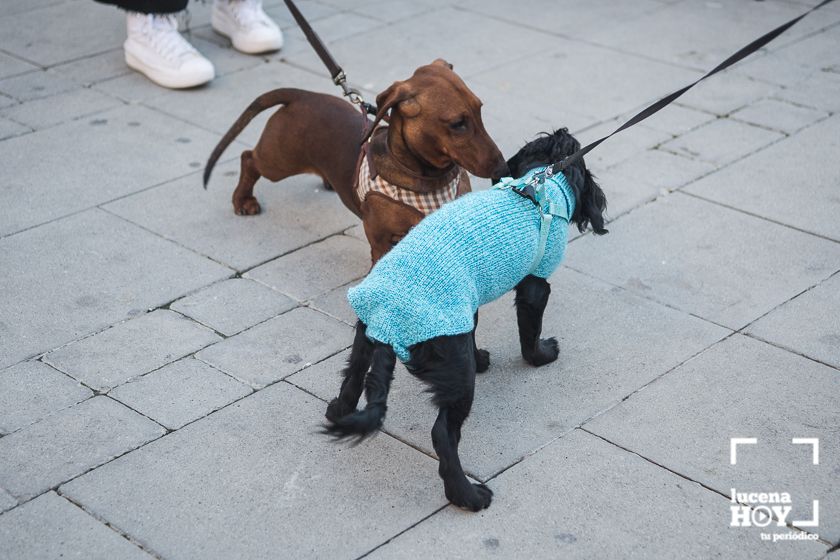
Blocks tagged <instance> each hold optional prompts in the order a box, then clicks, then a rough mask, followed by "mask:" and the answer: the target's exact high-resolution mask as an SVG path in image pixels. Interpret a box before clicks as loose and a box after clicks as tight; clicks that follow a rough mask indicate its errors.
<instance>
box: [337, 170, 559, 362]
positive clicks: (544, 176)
mask: <svg viewBox="0 0 840 560" xmlns="http://www.w3.org/2000/svg"><path fill="white" fill-rule="evenodd" d="M540 180H541V181H542V182H541V183H540ZM529 186H530V187H531V188H532V189H533V191H534V197H533V199H534V201H533V202H532V200H529V198H526V196H522V195H521V194H520V193H519V192H517V191H521V192H522V194H523V195H524V194H527V193H528V192H529V189H528V187H529ZM534 202H537V204H534ZM574 204H575V197H574V193H573V192H572V190H571V187H570V186H569V184H568V182H567V181H566V178H565V177H564V176H563V174H562V173H558V174H556V175H550V174H549V173H546V169H545V168H544V167H539V168H536V169H532V170H531V171H529V172H528V173H526V174H525V176H523V177H522V178H520V179H510V178H505V179H503V180H502V181H501V182H500V183H499V184H498V185H496V188H493V189H490V190H487V191H481V192H473V193H469V194H466V195H464V196H462V197H460V198H458V199H456V200H454V201H452V202H450V203H448V204H446V205H444V206H443V207H442V208H441V209H440V210H438V211H437V212H434V213H433V214H431V215H429V216H427V217H426V218H424V219H423V220H422V221H421V222H420V223H419V224H418V225H417V226H415V227H414V229H412V230H411V231H410V232H409V233H408V235H406V236H405V238H404V239H403V240H402V241H400V242H399V243H398V244H397V245H396V247H394V248H393V249H392V250H391V251H390V252H388V253H387V254H386V255H385V256H383V257H382V259H380V260H379V261H378V262H377V263H376V265H375V266H374V267H373V269H372V270H371V272H370V274H368V276H367V278H365V279H364V280H363V281H362V282H361V283H360V284H359V285H358V286H356V287H354V288H351V289H350V290H349V291H348V294H347V297H348V300H349V301H350V306H351V307H352V308H353V310H354V311H355V312H356V315H357V316H358V317H359V319H360V320H361V321H362V322H363V323H365V325H366V326H367V335H368V337H369V338H370V339H372V340H375V341H379V342H382V343H385V344H389V345H391V346H392V347H393V348H394V351H395V352H396V354H397V356H398V357H399V358H400V360H402V361H407V360H408V359H409V358H410V352H409V348H410V347H411V346H412V345H414V344H417V343H420V342H423V341H426V340H429V339H432V338H435V337H438V336H451V335H458V334H464V333H468V332H470V331H472V329H473V316H474V315H475V312H476V311H478V308H479V307H480V306H482V305H484V304H485V303H489V302H491V301H493V300H495V299H498V298H499V297H501V296H502V295H504V294H505V293H506V292H508V291H510V290H512V289H513V288H514V287H515V286H516V285H517V284H518V283H519V282H521V281H522V279H523V278H525V276H527V275H528V274H533V275H535V276H539V277H541V278H547V277H548V276H550V275H551V273H552V272H554V270H555V269H556V268H557V267H558V266H559V265H560V262H561V261H562V260H563V255H564V253H565V249H566V240H567V237H566V229H567V227H568V224H569V220H570V219H571V216H572V214H573V212H574ZM541 226H542V232H541Z"/></svg>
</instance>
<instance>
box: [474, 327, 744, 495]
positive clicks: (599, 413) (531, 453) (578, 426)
mask: <svg viewBox="0 0 840 560" xmlns="http://www.w3.org/2000/svg"><path fill="white" fill-rule="evenodd" d="M734 334H735V333H734V332H732V333H729V334H727V335H726V336H724V337H723V338H721V339H720V340H717V341H715V342H713V343H711V344H709V345H708V346H706V347H705V348H702V349H701V350H698V351H697V352H695V353H694V354H692V355H691V356H689V357H688V358H686V359H684V360H682V361H681V362H680V363H678V364H676V365H674V366H673V367H671V368H669V369H668V370H667V371H664V372H663V373H661V374H659V375H658V376H656V377H654V378H653V379H651V380H650V381H648V382H646V383H645V384H643V385H641V386H639V387H637V388H636V389H634V390H633V391H631V392H630V393H628V394H626V395H625V396H624V397H622V398H621V399H619V400H618V401H616V402H614V403H612V404H610V405H607V407H606V408H603V409H602V410H599V411H597V412H595V413H593V414H591V415H590V416H588V417H587V418H585V419H583V420H581V421H580V422H579V423H578V424H576V425H574V426H572V427H570V428H568V429H566V430H564V431H563V432H562V433H560V434H558V435H557V436H555V437H553V438H551V439H550V440H548V441H546V442H545V443H543V444H542V445H540V446H538V447H536V448H534V449H532V450H531V451H529V452H528V453H526V454H524V455H522V456H521V457H519V458H518V459H517V460H516V461H514V462H513V463H511V464H509V465H507V466H506V467H504V468H502V469H499V470H498V471H496V472H495V473H493V474H492V475H491V476H489V477H487V480H486V481H484V482H490V481H491V480H494V479H495V478H497V477H498V476H499V475H501V474H502V473H504V472H506V471H508V470H510V469H512V468H513V467H515V466H516V465H518V464H519V463H521V462H523V461H525V460H526V459H528V458H529V457H532V456H534V455H536V454H537V453H539V452H540V451H542V450H543V449H545V448H546V447H548V446H549V445H552V444H553V443H555V442H557V441H559V440H560V439H562V438H564V437H566V436H567V435H569V434H570V433H572V432H574V431H575V430H577V429H584V428H583V426H585V425H586V424H587V423H589V422H590V421H592V420H594V419H595V418H598V417H599V416H602V415H604V414H606V413H607V412H609V411H611V410H613V409H614V408H616V407H617V406H619V405H621V404H622V403H623V402H624V401H626V400H628V399H629V398H630V397H632V396H633V395H635V394H636V393H639V392H640V391H642V390H643V389H645V388H647V387H648V386H649V385H651V384H653V383H654V382H656V381H658V380H660V379H662V378H663V377H665V376H666V375H668V374H669V373H671V372H672V371H674V370H676V369H677V368H679V367H681V366H682V365H684V364H686V363H687V362H689V361H691V360H693V359H694V358H696V357H697V356H699V355H700V354H702V353H704V352H706V351H708V350H710V349H711V348H712V347H713V346H715V345H717V344H720V343H721V342H723V341H724V340H726V339H728V338H730V337H731V336H733V335H734Z"/></svg>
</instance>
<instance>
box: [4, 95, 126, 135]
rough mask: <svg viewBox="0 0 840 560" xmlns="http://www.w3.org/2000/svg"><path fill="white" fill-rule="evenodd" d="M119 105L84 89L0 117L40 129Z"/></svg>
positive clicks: (19, 107)
mask: <svg viewBox="0 0 840 560" xmlns="http://www.w3.org/2000/svg"><path fill="white" fill-rule="evenodd" d="M119 105H122V103H120V102H119V101H117V100H116V99H114V98H113V97H109V96H107V95H104V94H102V93H99V92H97V91H93V90H91V89H87V88H81V89H74V90H70V91H68V92H66V93H60V94H57V95H53V96H51V97H46V98H42V99H35V100H32V101H29V102H26V103H21V104H18V105H14V106H13V107H9V108H6V109H2V110H0V114H2V115H4V116H6V117H8V118H10V119H13V120H15V121H17V122H19V123H23V124H25V125H27V126H29V127H31V128H33V129H36V130H37V129H41V128H46V127H49V126H54V125H57V124H61V123H63V122H67V121H70V120H75V119H78V118H81V117H85V116H88V115H93V114H95V113H101V112H102V111H107V110H108V109H112V108H114V107H117V106H119Z"/></svg>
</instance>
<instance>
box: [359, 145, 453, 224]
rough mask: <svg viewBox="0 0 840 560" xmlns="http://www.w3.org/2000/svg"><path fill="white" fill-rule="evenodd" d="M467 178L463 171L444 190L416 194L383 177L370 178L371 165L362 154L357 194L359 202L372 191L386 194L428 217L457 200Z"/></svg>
mask: <svg viewBox="0 0 840 560" xmlns="http://www.w3.org/2000/svg"><path fill="white" fill-rule="evenodd" d="M465 177H466V171H464V170H463V169H461V170H460V172H459V173H458V174H457V175H456V176H455V178H453V179H452V180H451V181H450V182H449V184H447V185H445V186H444V187H443V188H440V189H437V190H434V191H430V192H416V191H413V190H410V189H407V188H404V187H400V186H397V185H394V184H392V183H389V182H388V181H386V180H385V179H383V178H382V176H380V175H377V176H376V177H371V176H370V164H369V163H368V158H367V157H366V155H365V154H362V157H361V161H360V162H359V175H358V177H357V179H356V194H357V195H358V196H359V200H361V201H362V202H364V200H365V198H366V197H367V195H368V193H369V192H371V191H374V192H378V193H381V194H384V195H385V196H387V197H388V198H392V199H394V200H397V201H399V202H402V203H404V204H407V205H409V206H411V207H413V208H416V209H417V210H419V211H420V212H422V213H423V214H424V215H426V216H428V215H429V214H431V213H432V212H434V211H435V210H437V209H438V208H440V207H441V206H443V205H444V204H446V203H447V202H451V201H453V200H455V198H456V197H457V196H458V189H459V187H460V185H461V181H463V180H464V178H465Z"/></svg>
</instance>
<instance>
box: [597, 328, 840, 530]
mask: <svg viewBox="0 0 840 560" xmlns="http://www.w3.org/2000/svg"><path fill="white" fill-rule="evenodd" d="M838 391H840V376H838V375H837V370H836V369H833V368H830V367H827V366H824V365H821V364H818V363H816V362H813V361H811V360H807V359H805V358H802V357H800V356H796V355H794V354H791V353H790V352H787V351H785V350H781V349H778V348H775V347H773V346H770V345H768V344H766V343H763V342H760V341H756V340H753V339H750V338H748V337H744V336H741V335H735V336H733V337H732V338H730V339H728V340H726V341H725V342H722V343H720V344H718V345H716V346H714V347H712V348H711V349H709V350H708V351H706V352H704V353H703V354H701V355H700V356H698V357H697V358H695V359H694V360H692V361H690V362H688V363H686V364H684V365H683V366H681V367H679V368H677V369H676V370H674V371H673V372H671V373H669V374H668V375H666V376H665V377H663V378H662V379H660V380H659V381H657V382H656V383H654V384H652V385H651V386H650V387H647V388H646V389H645V390H644V391H641V392H639V393H637V394H635V395H633V396H631V397H630V398H629V399H627V400H626V401H625V402H624V403H622V404H621V405H619V406H618V407H616V408H614V409H613V410H611V411H609V412H607V413H606V414H604V415H603V416H601V417H599V418H597V419H595V420H593V421H592V422H590V423H588V424H587V425H586V426H585V428H587V429H589V430H592V431H593V432H595V433H597V434H599V435H601V436H603V437H605V438H607V439H609V440H610V441H613V442H615V443H617V444H618V445H621V446H622V447H625V448H627V449H630V450H631V451H634V452H636V453H639V454H641V455H642V456H644V457H647V458H649V459H651V460H652V461H654V462H656V463H657V464H660V465H663V466H665V467H666V468H668V469H671V470H674V471H676V472H678V473H681V474H683V475H685V476H688V477H690V478H691V479H692V480H696V481H698V482H700V483H702V484H704V485H706V486H708V487H711V488H714V489H715V490H717V491H718V492H721V493H723V494H724V495H725V496H730V495H731V489H732V488H735V489H736V491H740V492H788V493H789V494H790V498H791V504H790V505H791V507H792V510H791V513H790V519H789V521H791V522H792V521H796V520H809V519H811V515H812V500H819V526H818V527H817V528H811V529H809V531H811V532H814V533H817V534H819V535H820V536H821V537H822V538H823V539H825V540H827V541H829V542H834V541H836V540H837V539H838V538H840V502H838V500H837V485H836V479H837V475H838V474H840V454H838V452H837V446H836V442H837V435H838V429H837V427H838V426H839V425H840V411H839V410H838V408H837V406H836V399H835V395H837V393H838ZM732 437H745V438H746V437H753V438H756V439H757V443H756V444H755V445H744V446H742V447H739V448H738V451H737V457H736V464H735V465H731V464H730V460H731V459H730V438H732ZM793 438H818V439H819V440H820V447H819V461H818V462H819V464H817V465H814V464H813V462H812V459H813V457H812V447H811V446H810V445H794V444H792V442H791V440H792V439H793ZM722 509H723V510H724V511H721V514H722V515H723V516H725V517H728V515H726V514H727V513H728V511H726V510H728V507H723V508H722ZM725 517H724V518H725ZM794 525H796V524H795V523H794ZM768 529H770V528H768ZM773 529H775V527H773ZM779 531H780V532H786V528H783V529H781V530H779Z"/></svg>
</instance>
